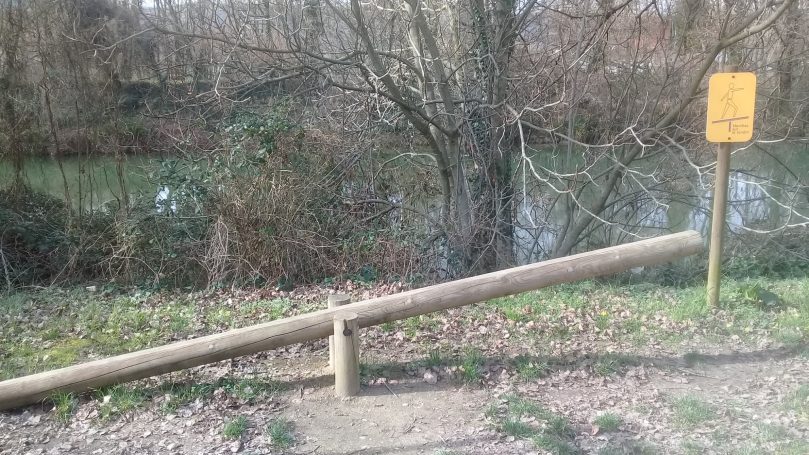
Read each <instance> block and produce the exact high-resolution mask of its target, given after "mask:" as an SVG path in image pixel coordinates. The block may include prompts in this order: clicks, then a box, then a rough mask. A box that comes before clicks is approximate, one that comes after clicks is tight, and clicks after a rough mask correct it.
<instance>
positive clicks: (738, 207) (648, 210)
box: [0, 146, 809, 263]
mask: <svg viewBox="0 0 809 455" xmlns="http://www.w3.org/2000/svg"><path fill="white" fill-rule="evenodd" d="M766 150H767V151H766V152H765V151H764V150H763V149H762V148H761V147H752V146H751V147H748V148H745V149H740V150H737V151H736V152H734V154H733V158H732V164H731V168H732V169H733V171H732V173H731V178H730V188H729V197H728V200H729V208H728V225H729V228H730V229H731V231H733V232H741V231H742V230H745V229H747V230H749V229H753V230H759V231H761V230H771V229H778V228H780V227H782V226H785V225H796V224H800V223H806V222H807V217H806V216H807V215H809V196H807V195H808V194H809V193H808V192H807V187H806V185H807V184H809V181H807V180H809V150H807V149H806V148H804V147H789V148H788V147H786V146H769V147H768V148H767V149H766ZM538 155H541V153H540V154H538ZM534 159H535V160H539V161H543V162H547V156H536V157H534ZM176 161H177V160H165V159H163V158H161V157H159V156H142V155H140V156H127V157H124V158H123V161H122V162H121V166H122V169H123V171H124V180H125V184H126V188H127V191H128V192H129V194H130V196H133V195H137V196H142V197H147V198H150V199H152V198H153V199H154V200H155V201H156V205H157V206H161V207H164V206H165V201H163V203H161V200H164V199H166V198H167V197H168V194H170V193H169V191H168V188H167V186H166V185H165V182H160V177H159V176H160V175H161V173H160V171H161V169H165V168H166V167H167V164H168V165H172V164H175V163H176ZM658 164H659V163H658ZM117 165H118V163H117V162H116V158H115V157H113V156H104V155H102V156H94V157H92V158H90V159H88V158H83V159H80V158H77V157H69V158H65V159H64V160H63V170H64V174H65V178H66V180H67V182H68V187H69V189H70V197H71V202H72V204H73V207H75V208H78V207H81V208H82V209H83V210H89V209H97V208H99V207H102V206H104V205H105V204H107V203H109V202H111V201H116V200H118V199H119V198H121V196H122V191H121V187H120V185H119V181H118V176H117ZM169 167H170V166H169ZM707 170H708V169H707V168H705V169H703V172H702V174H703V175H701V176H700V175H699V174H700V173H698V172H692V176H691V177H690V178H689V179H687V182H684V183H685V185H684V187H683V188H682V189H681V190H679V196H678V197H675V198H669V200H665V201H664V200H662V199H658V200H657V201H655V200H652V199H649V198H646V199H644V200H643V202H641V203H640V205H636V204H633V203H630V204H627V205H624V206H622V207H621V208H619V209H617V210H618V211H619V212H620V211H623V212H621V213H612V214H611V216H612V219H613V220H619V221H620V223H616V224H614V225H607V226H605V227H604V228H603V229H605V230H609V231H610V233H609V234H604V235H603V237H604V238H607V239H608V240H605V241H606V242H612V241H616V240H618V241H620V240H625V239H626V238H627V237H633V236H636V235H654V234H656V233H661V232H677V231H682V230H686V229H694V230H697V231H700V232H702V233H703V234H706V233H707V230H708V228H709V219H710V205H711V200H712V191H713V190H712V187H711V185H712V178H711V176H709V175H707V174H706V171H707ZM526 175H528V177H527V181H526V183H527V184H526V185H522V182H520V184H519V185H518V187H519V189H520V190H521V191H519V195H518V210H517V225H516V227H515V238H516V243H517V248H516V250H517V251H516V253H517V259H518V262H519V263H530V262H535V261H537V260H540V259H542V258H543V257H544V256H545V255H546V254H547V251H548V250H549V249H550V248H551V245H552V243H553V241H554V239H555V236H556V235H557V234H556V233H557V232H558V231H559V230H560V229H561V228H562V224H563V220H564V212H563V210H562V209H561V205H560V204H555V205H551V204H549V201H551V200H553V196H554V194H553V193H552V192H550V193H549V192H548V190H547V187H543V186H542V185H536V184H532V183H535V180H533V178H532V177H531V176H530V173H527V174H526ZM12 177H13V171H12V169H11V167H10V165H9V164H8V163H3V162H0V182H10V181H11V179H12ZM24 179H25V181H26V182H27V184H28V185H29V186H30V187H31V188H33V189H35V190H39V191H43V192H46V193H49V194H51V195H54V196H56V197H60V198H62V197H64V184H63V179H62V176H61V171H60V170H59V167H58V165H57V163H56V161H55V160H53V159H50V158H31V159H29V160H27V161H26V163H25V168H24ZM523 188H524V189H525V191H522V189H523ZM652 193H654V192H652ZM585 197H586V196H585ZM169 202H171V201H169ZM408 202H409V201H402V203H403V204H404V205H407V204H408ZM583 202H585V203H586V202H587V201H586V200H585V201H583ZM421 204H424V203H423V202H422V203H421ZM548 207H552V208H551V209H549V208H548ZM425 208H427V207H420V209H422V210H423V209H425ZM427 209H428V210H429V208H427ZM391 216H396V214H395V213H393V214H391ZM625 226H631V228H626V227H625Z"/></svg>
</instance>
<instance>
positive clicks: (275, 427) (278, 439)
mask: <svg viewBox="0 0 809 455" xmlns="http://www.w3.org/2000/svg"><path fill="white" fill-rule="evenodd" d="M292 430H293V427H292V422H290V421H289V420H287V419H285V418H283V417H279V418H277V419H275V420H273V421H272V422H270V423H269V424H268V425H267V428H265V430H264V434H265V435H266V437H267V439H269V441H270V444H271V445H272V446H273V447H275V448H278V449H286V448H289V447H290V446H292V444H294V443H295V436H294V435H293V433H292Z"/></svg>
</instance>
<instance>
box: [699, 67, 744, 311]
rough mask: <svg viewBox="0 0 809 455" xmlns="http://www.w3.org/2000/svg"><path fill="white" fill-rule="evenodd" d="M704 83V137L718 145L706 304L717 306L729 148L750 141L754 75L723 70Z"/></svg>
mask: <svg viewBox="0 0 809 455" xmlns="http://www.w3.org/2000/svg"><path fill="white" fill-rule="evenodd" d="M724 70H725V71H726V72H723V73H716V74H714V75H713V76H711V79H710V81H709V82H708V116H707V122H706V126H705V137H706V139H707V140H708V142H717V143H719V147H718V151H717V157H716V179H715V182H714V193H713V194H714V197H713V215H712V217H711V244H710V253H709V255H708V304H709V305H711V306H717V305H719V282H720V277H721V274H722V238H723V236H724V233H725V217H726V212H727V200H728V180H729V177H730V154H731V152H732V148H731V144H732V143H734V142H746V141H749V140H750V139H752V138H753V114H754V113H755V108H756V75H755V74H753V73H737V72H735V70H736V68H735V66H734V67H729V66H726V67H725V68H724Z"/></svg>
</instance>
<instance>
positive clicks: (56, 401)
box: [50, 392, 79, 423]
mask: <svg viewBox="0 0 809 455" xmlns="http://www.w3.org/2000/svg"><path fill="white" fill-rule="evenodd" d="M50 401H51V402H52V403H53V413H54V415H55V416H56V420H58V421H60V422H62V423H67V422H69V421H70V418H71V417H73V412H74V411H75V410H76V406H77V405H78V404H79V402H78V400H77V399H76V396H75V395H74V394H73V393H70V392H56V393H55V394H53V395H52V396H51V398H50Z"/></svg>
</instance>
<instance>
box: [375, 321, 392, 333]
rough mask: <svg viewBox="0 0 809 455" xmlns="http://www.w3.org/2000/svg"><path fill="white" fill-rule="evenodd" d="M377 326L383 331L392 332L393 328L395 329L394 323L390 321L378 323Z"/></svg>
mask: <svg viewBox="0 0 809 455" xmlns="http://www.w3.org/2000/svg"><path fill="white" fill-rule="evenodd" d="M379 328H380V329H382V331H383V332H385V333H392V332H393V331H394V330H396V324H394V323H393V322H390V321H388V322H383V323H382V324H380V326H379Z"/></svg>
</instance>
